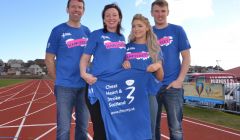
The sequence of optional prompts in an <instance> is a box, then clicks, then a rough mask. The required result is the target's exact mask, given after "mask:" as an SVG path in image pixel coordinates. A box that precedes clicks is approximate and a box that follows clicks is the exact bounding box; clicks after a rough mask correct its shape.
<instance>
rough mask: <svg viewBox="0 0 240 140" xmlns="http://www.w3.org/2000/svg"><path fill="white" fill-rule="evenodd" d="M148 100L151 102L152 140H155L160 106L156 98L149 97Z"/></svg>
mask: <svg viewBox="0 0 240 140" xmlns="http://www.w3.org/2000/svg"><path fill="white" fill-rule="evenodd" d="M148 100H149V107H150V118H151V130H152V140H155V128H156V119H157V111H158V104H157V100H156V96H153V95H149V96H148Z"/></svg>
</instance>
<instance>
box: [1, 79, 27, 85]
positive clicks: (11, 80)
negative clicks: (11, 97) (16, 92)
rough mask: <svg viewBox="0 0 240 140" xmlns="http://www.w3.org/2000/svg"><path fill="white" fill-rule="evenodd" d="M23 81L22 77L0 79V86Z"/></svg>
mask: <svg viewBox="0 0 240 140" xmlns="http://www.w3.org/2000/svg"><path fill="white" fill-rule="evenodd" d="M23 81H25V80H24V79H0V87H4V86H9V85H13V84H17V83H21V82H23Z"/></svg>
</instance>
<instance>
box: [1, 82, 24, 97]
mask: <svg viewBox="0 0 240 140" xmlns="http://www.w3.org/2000/svg"><path fill="white" fill-rule="evenodd" d="M26 83H27V82H26ZM26 83H22V84H17V85H15V86H14V87H11V88H9V89H7V90H5V91H1V92H0V95H1V94H3V93H5V92H7V91H9V90H12V89H15V88H17V87H19V86H22V85H24V84H26ZM5 88H6V87H5ZM0 89H4V87H3V88H0Z"/></svg>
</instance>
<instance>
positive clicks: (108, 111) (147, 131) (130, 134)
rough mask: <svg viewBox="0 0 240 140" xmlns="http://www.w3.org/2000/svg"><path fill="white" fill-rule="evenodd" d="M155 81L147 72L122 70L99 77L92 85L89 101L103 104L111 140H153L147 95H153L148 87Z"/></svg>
mask: <svg viewBox="0 0 240 140" xmlns="http://www.w3.org/2000/svg"><path fill="white" fill-rule="evenodd" d="M152 78H153V75H152V74H151V73H148V72H146V71H140V70H136V69H128V70H124V69H122V70H120V71H118V72H115V73H109V74H106V75H101V76H99V77H98V80H97V82H96V83H95V84H93V85H91V86H89V92H88V93H89V95H88V96H89V99H90V102H91V103H94V102H95V101H96V99H97V100H99V102H100V106H101V114H102V118H103V121H104V126H105V130H106V136H107V139H108V140H150V139H151V138H152V135H151V125H150V123H151V121H150V111H149V100H148V95H149V93H153V92H151V91H149V90H151V89H149V87H148V86H147V84H148V83H149V81H153V80H152ZM155 93H156V92H155Z"/></svg>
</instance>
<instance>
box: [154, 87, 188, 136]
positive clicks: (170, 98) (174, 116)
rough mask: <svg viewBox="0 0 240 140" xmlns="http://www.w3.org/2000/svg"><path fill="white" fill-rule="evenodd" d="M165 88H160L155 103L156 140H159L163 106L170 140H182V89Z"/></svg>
mask: <svg viewBox="0 0 240 140" xmlns="http://www.w3.org/2000/svg"><path fill="white" fill-rule="evenodd" d="M166 87H167V86H163V87H162V88H160V90H159V92H158V95H157V101H158V113H157V123H156V132H155V133H156V140H160V139H161V128H160V126H161V113H162V105H164V107H165V109H166V113H167V120H168V127H169V132H170V140H182V139H183V130H182V119H183V98H184V97H183V96H184V91H183V88H179V89H177V88H170V89H166Z"/></svg>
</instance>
